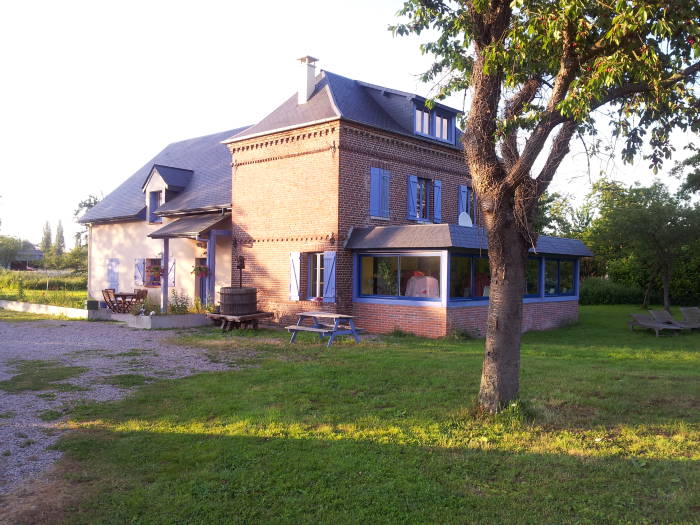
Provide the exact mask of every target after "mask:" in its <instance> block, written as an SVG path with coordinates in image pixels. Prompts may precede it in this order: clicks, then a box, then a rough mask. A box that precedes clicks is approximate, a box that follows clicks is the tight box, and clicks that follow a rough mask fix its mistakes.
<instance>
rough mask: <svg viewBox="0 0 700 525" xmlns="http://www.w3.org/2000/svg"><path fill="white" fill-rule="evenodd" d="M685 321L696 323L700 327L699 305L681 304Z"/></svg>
mask: <svg viewBox="0 0 700 525" xmlns="http://www.w3.org/2000/svg"><path fill="white" fill-rule="evenodd" d="M681 313H682V314H683V321H685V322H686V323H695V324H697V325H698V327H700V308H698V307H697V306H681Z"/></svg>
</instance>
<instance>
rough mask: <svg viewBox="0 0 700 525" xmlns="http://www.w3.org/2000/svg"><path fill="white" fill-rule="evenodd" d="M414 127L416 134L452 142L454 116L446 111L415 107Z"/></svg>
mask: <svg viewBox="0 0 700 525" xmlns="http://www.w3.org/2000/svg"><path fill="white" fill-rule="evenodd" d="M415 127H416V134H418V135H423V136H426V137H431V138H434V139H437V140H441V141H443V142H450V143H452V142H454V118H453V116H452V115H450V114H449V113H447V112H444V111H441V110H433V111H428V110H427V109H423V108H420V107H416V114H415Z"/></svg>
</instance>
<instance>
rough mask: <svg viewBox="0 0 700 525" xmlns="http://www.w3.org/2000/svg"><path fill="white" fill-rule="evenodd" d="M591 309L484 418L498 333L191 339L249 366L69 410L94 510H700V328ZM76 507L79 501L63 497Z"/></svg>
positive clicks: (84, 492)
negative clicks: (436, 337)
mask: <svg viewBox="0 0 700 525" xmlns="http://www.w3.org/2000/svg"><path fill="white" fill-rule="evenodd" d="M631 310H633V307H617V306H605V307H583V308H582V309H581V322H580V324H578V325H576V326H571V327H568V328H563V329H559V330H555V331H551V332H539V333H529V334H527V335H526V336H525V337H524V342H523V357H522V389H521V391H522V399H523V401H522V402H521V403H517V404H514V405H513V406H512V407H510V408H509V409H508V410H506V411H505V412H504V413H503V414H501V415H499V416H497V417H490V418H477V417H475V416H474V405H473V400H474V398H475V396H476V394H477V390H478V385H479V378H480V372H481V359H482V351H483V341H480V340H466V341H459V340H440V341H431V340H424V339H419V338H414V337H387V338H383V339H380V340H377V341H367V342H365V343H362V344H360V345H355V344H353V343H341V344H336V345H334V346H333V347H332V348H331V349H330V350H326V349H325V347H322V346H321V345H319V344H318V343H317V342H315V341H314V340H313V339H311V338H306V339H304V340H303V341H302V342H301V343H298V344H296V345H294V346H291V345H289V344H287V343H286V342H285V341H286V336H285V334H280V333H278V332H269V331H268V332H264V331H263V332H260V333H258V334H251V333H248V334H245V335H244V336H242V337H241V336H238V335H235V334H234V335H232V334H230V333H226V334H222V333H221V332H220V331H217V330H215V329H203V330H199V331H198V332H196V334H195V335H189V336H188V335H185V336H182V337H181V338H180V340H181V341H182V342H186V343H187V344H198V345H201V346H203V347H205V348H207V351H208V353H209V356H210V358H211V359H213V360H219V361H230V362H232V363H237V364H238V365H240V366H242V367H243V368H242V369H241V370H238V371H230V372H221V373H207V374H200V375H197V376H193V377H190V378H186V379H182V380H172V381H158V382H154V383H151V384H148V385H145V386H143V387H141V388H139V390H138V392H137V393H136V395H134V396H132V397H130V398H128V399H126V400H125V401H122V402H119V403H113V404H96V405H92V406H88V407H83V408H80V409H78V410H77V412H75V413H73V415H72V418H73V420H72V422H71V424H72V425H74V427H75V428H76V432H75V433H74V434H73V435H71V436H70V437H69V438H66V439H64V440H63V441H62V442H61V444H60V448H61V449H63V450H65V451H66V452H67V456H66V460H64V465H65V472H64V477H65V483H66V484H67V485H68V486H70V487H73V489H74V491H76V493H77V494H79V497H78V499H77V500H73V501H72V502H71V503H70V505H69V506H68V507H66V509H67V510H66V514H65V516H66V517H68V518H69V521H73V522H81V523H125V522H138V523H294V524H297V523H363V524H366V523H517V524H524V523H533V524H541V523H697V522H698V516H700V469H699V468H698V460H700V386H699V385H700V333H694V334H687V333H686V334H682V335H678V336H670V337H663V338H658V339H657V338H655V337H654V336H653V334H649V333H643V332H639V333H631V332H629V331H628V330H627V328H626V323H625V316H626V313H627V312H629V311H631ZM66 505H68V504H66Z"/></svg>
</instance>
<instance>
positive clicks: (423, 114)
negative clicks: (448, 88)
mask: <svg viewBox="0 0 700 525" xmlns="http://www.w3.org/2000/svg"><path fill="white" fill-rule="evenodd" d="M416 133H421V134H423V135H430V112H429V111H425V110H422V109H418V108H416Z"/></svg>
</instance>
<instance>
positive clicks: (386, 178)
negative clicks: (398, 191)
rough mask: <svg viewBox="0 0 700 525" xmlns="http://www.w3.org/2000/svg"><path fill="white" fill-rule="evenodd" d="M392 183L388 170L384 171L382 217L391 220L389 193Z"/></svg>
mask: <svg viewBox="0 0 700 525" xmlns="http://www.w3.org/2000/svg"><path fill="white" fill-rule="evenodd" d="M390 182H391V174H390V173H389V171H388V170H382V192H381V195H382V198H381V209H380V216H381V217H385V218H387V219H388V218H389V196H390V195H391V192H390V191H389V188H390V186H389V184H390Z"/></svg>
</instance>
